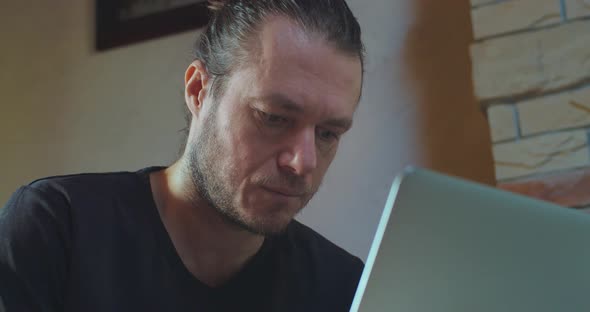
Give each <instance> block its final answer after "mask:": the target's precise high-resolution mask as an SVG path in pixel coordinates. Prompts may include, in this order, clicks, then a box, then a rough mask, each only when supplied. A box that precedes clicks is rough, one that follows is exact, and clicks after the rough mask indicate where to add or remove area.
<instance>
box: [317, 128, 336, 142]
mask: <svg viewBox="0 0 590 312" xmlns="http://www.w3.org/2000/svg"><path fill="white" fill-rule="evenodd" d="M317 135H318V137H319V138H320V139H321V140H322V141H326V142H332V141H335V140H338V138H339V137H338V134H336V133H335V132H333V131H330V130H326V129H318V130H317Z"/></svg>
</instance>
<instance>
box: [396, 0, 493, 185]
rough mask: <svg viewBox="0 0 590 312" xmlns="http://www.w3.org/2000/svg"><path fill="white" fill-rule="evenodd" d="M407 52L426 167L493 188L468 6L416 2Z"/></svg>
mask: <svg viewBox="0 0 590 312" xmlns="http://www.w3.org/2000/svg"><path fill="white" fill-rule="evenodd" d="M412 3H413V6H414V7H413V16H414V22H413V24H412V25H411V27H410V29H409V32H408V35H407V38H406V42H405V44H404V47H405V48H404V52H403V56H402V57H403V66H405V68H404V71H403V72H404V74H405V75H406V76H405V77H404V78H405V81H406V83H408V86H407V87H408V88H410V89H411V93H412V94H414V95H415V96H416V99H415V101H414V103H416V105H418V107H416V111H417V112H416V113H417V118H416V119H417V121H418V123H419V125H417V131H418V134H417V138H418V142H419V143H418V144H420V146H418V147H417V148H419V149H421V151H420V155H422V160H421V162H422V163H421V165H422V166H425V167H428V168H431V169H434V170H437V171H441V172H445V173H448V174H451V175H455V176H460V177H463V178H467V179H470V180H475V181H478V182H482V183H486V184H490V185H494V184H495V175H494V167H493V160H492V151H491V146H492V145H491V139H490V133H489V127H488V123H487V120H486V118H485V116H484V113H483V112H482V111H481V110H480V109H479V106H478V104H477V101H476V99H475V95H474V91H473V83H472V78H471V60H470V56H469V44H470V43H471V42H472V40H473V33H472V27H471V23H470V4H469V0H449V1H440V0H415V1H412Z"/></svg>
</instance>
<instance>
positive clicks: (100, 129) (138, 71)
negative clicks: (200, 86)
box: [0, 0, 195, 202]
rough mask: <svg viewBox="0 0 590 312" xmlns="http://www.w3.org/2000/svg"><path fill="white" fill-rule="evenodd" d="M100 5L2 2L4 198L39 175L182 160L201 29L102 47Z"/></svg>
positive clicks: (0, 190) (0, 194)
mask: <svg viewBox="0 0 590 312" xmlns="http://www.w3.org/2000/svg"><path fill="white" fill-rule="evenodd" d="M93 3H94V1H90V0H86V1H68V0H58V1H7V2H5V3H3V4H2V10H0V15H1V17H0V33H1V34H2V35H1V38H2V42H3V43H2V51H1V52H0V53H2V56H1V57H0V62H1V63H0V65H1V68H2V71H1V73H0V75H1V76H0V88H1V92H0V105H1V111H2V114H1V116H2V118H1V121H2V122H1V123H0V146H1V149H2V152H1V154H0V160H1V163H2V166H3V168H2V180H1V183H0V201H2V202H5V201H6V200H7V199H8V196H9V195H10V193H11V192H12V191H14V189H15V188H17V187H18V186H19V185H21V184H23V183H27V182H28V181H30V180H31V179H34V178H37V177H42V176H47V175H54V174H64V173H72V172H79V171H103V170H108V171H110V170H129V169H137V168H139V167H142V166H144V165H148V164H154V163H156V164H158V163H166V162H169V161H170V160H172V159H173V158H174V157H175V152H176V150H177V145H178V144H177V143H178V136H177V133H176V132H175V131H176V130H177V129H180V128H181V127H182V125H183V124H182V123H181V122H180V121H182V102H183V98H182V96H181V92H182V86H183V85H182V73H183V70H184V68H185V66H186V64H187V62H188V61H190V59H191V58H190V48H191V42H192V41H193V39H194V37H195V34H194V33H184V34H180V35H177V36H172V37H167V38H165V39H162V40H158V41H151V42H147V43H143V44H138V45H133V46H129V47H128V48H122V49H115V50H110V51H108V52H103V53H97V52H95V51H94V48H93V40H94V39H93V29H94V26H93V23H94V18H93V10H94V4H93Z"/></svg>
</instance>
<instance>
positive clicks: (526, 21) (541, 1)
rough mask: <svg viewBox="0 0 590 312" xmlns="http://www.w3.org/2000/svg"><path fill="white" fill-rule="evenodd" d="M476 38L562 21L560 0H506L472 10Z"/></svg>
mask: <svg viewBox="0 0 590 312" xmlns="http://www.w3.org/2000/svg"><path fill="white" fill-rule="evenodd" d="M471 20H472V23H473V35H474V37H475V39H480V38H482V37H488V36H492V35H498V34H503V33H507V32H511V31H516V30H523V29H532V28H537V27H541V26H546V25H551V24H558V23H560V22H561V14H560V10H559V0H519V1H503V2H499V3H497V4H494V5H486V6H483V7H480V8H476V9H474V10H472V11H471Z"/></svg>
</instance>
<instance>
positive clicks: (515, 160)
mask: <svg viewBox="0 0 590 312" xmlns="http://www.w3.org/2000/svg"><path fill="white" fill-rule="evenodd" d="M493 152H494V162H495V167H496V178H497V179H498V180H505V179H509V178H516V177H522V176H528V175H531V174H535V173H542V172H550V171H555V170H561V169H569V168H577V167H583V166H585V165H588V164H589V159H590V154H589V152H588V145H587V136H586V131H584V130H576V131H570V132H562V133H553V134H548V135H543V136H538V137H533V138H528V139H521V140H518V141H515V142H509V143H499V144H495V145H494V146H493Z"/></svg>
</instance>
